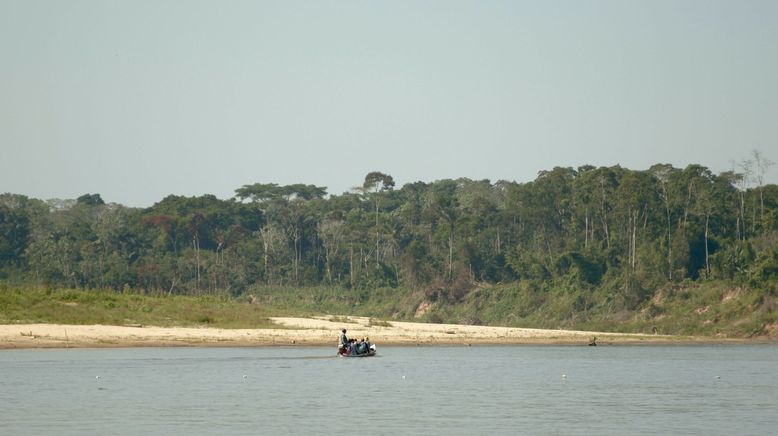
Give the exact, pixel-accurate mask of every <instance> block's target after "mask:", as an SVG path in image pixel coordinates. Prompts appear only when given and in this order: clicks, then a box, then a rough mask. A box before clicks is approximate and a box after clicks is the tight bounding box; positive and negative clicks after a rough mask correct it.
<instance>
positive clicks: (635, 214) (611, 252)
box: [0, 152, 778, 311]
mask: <svg viewBox="0 0 778 436" xmlns="http://www.w3.org/2000/svg"><path fill="white" fill-rule="evenodd" d="M752 157H753V158H752V159H751V160H749V161H746V162H744V163H743V165H742V166H741V168H740V171H739V172H734V171H730V172H726V173H722V174H714V173H712V172H711V171H710V170H709V169H708V168H705V167H703V166H700V165H689V166H687V167H686V168H674V167H672V166H671V165H666V164H657V165H654V166H652V167H651V168H649V169H648V170H644V171H636V170H630V169H626V168H622V167H619V166H615V167H599V168H595V167H592V166H582V167H579V168H560V167H557V168H553V169H551V170H548V171H542V172H541V173H540V174H538V176H537V178H536V179H535V180H534V181H531V182H528V183H515V182H508V181H502V180H500V181H496V182H490V181H489V180H470V179H465V178H461V179H456V180H439V181H435V182H432V183H423V182H416V183H409V184H406V185H404V186H402V187H399V188H397V187H396V186H395V183H394V180H393V179H392V177H391V176H390V175H388V174H384V173H381V172H371V173H369V174H367V175H366V177H365V179H364V181H362V182H361V183H359V187H358V188H355V189H354V191H353V192H349V193H345V194H342V195H331V196H328V195H327V192H326V188H324V187H319V186H314V185H303V184H295V185H289V186H279V185H277V184H274V183H267V184H262V183H256V184H252V185H245V186H242V187H239V188H237V189H236V190H235V197H234V198H231V199H226V200H222V199H218V198H216V197H214V196H212V195H203V196H200V197H180V196H174V195H170V196H168V197H165V198H164V199H162V200H161V201H159V202H158V203H156V204H154V205H153V206H152V207H149V208H146V209H136V208H127V207H124V206H122V205H119V204H114V203H105V202H104V201H103V199H102V198H101V197H100V195H99V194H85V195H83V196H81V197H79V198H77V199H76V200H48V201H43V200H39V199H34V198H27V197H25V196H22V195H15V194H8V193H6V194H3V195H1V196H0V280H2V281H4V282H6V283H10V284H33V285H39V286H49V287H51V286H56V287H71V288H101V289H103V288H110V289H115V290H123V289H133V290H139V291H145V292H154V293H169V294H194V295H200V294H211V293H214V294H224V293H227V294H230V295H234V296H237V295H241V294H244V293H247V292H250V291H252V290H253V289H258V288H261V287H264V286H287V287H295V288H300V287H310V288H316V287H321V286H326V287H335V288H341V289H361V290H365V292H367V293H368V294H369V293H370V292H371V291H372V290H375V289H378V288H403V289H416V290H422V291H424V292H425V295H426V296H427V298H428V299H430V300H432V301H436V300H444V301H449V302H457V301H459V300H461V299H462V298H463V297H464V296H465V295H466V294H467V293H468V292H470V291H472V290H473V289H476V288H478V287H479V286H488V285H489V284H497V283H503V284H505V283H525V284H530V285H531V286H532V288H533V289H535V290H536V292H537V293H539V294H541V295H542V293H543V292H547V291H548V290H550V289H552V288H553V289H564V290H569V292H572V293H575V296H576V297H575V301H574V306H575V310H581V311H585V310H587V309H588V308H591V307H593V306H595V305H603V304H608V305H610V306H612V307H614V308H627V309H629V308H636V307H638V306H639V305H640V304H643V303H645V302H646V301H647V300H648V299H650V298H651V297H652V296H653V295H654V294H655V292H656V291H657V290H658V289H660V288H663V287H667V286H672V285H674V284H679V283H704V282H707V281H724V282H727V283H731V284H733V285H734V286H747V287H751V288H756V289H761V290H763V292H765V293H767V294H771V295H774V294H775V293H776V284H777V283H778V186H776V185H765V184H764V174H765V172H766V170H767V169H768V168H769V166H770V165H771V162H770V161H769V160H767V159H766V158H765V157H764V156H763V155H762V154H760V153H757V152H754V154H753V156H752ZM595 291H597V293H596V294H595ZM605 300H607V301H605Z"/></svg>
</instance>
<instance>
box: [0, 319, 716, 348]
mask: <svg viewBox="0 0 778 436" xmlns="http://www.w3.org/2000/svg"><path fill="white" fill-rule="evenodd" d="M271 320H272V321H273V322H274V323H275V324H276V325H277V326H278V328H270V329H223V328H207V327H206V328H191V327H155V326H139V325H135V326H114V325H63V324H5V325H0V349H13V348H84V347H90V348H93V347H151V346H273V345H285V346H290V345H333V346H334V345H335V344H336V343H337V337H338V334H339V333H340V329H341V328H345V329H347V330H348V335H349V337H357V338H361V337H365V336H368V337H370V340H371V342H373V343H376V344H379V345H465V346H466V345H486V344H504V345H517V344H576V345H587V344H588V343H589V341H590V340H591V338H593V337H596V338H597V344H598V345H608V344H630V343H668V342H673V343H675V342H696V341H698V340H697V339H694V338H689V337H676V336H666V335H645V334H626V333H607V332H591V331H575V330H543V329H527V328H513V327H490V326H473V325H456V324H424V323H412V322H399V321H390V322H379V323H377V324H379V325H375V324H373V323H371V320H370V319H369V318H363V317H354V316H337V317H315V318H282V317H278V318H271ZM703 341H704V340H703Z"/></svg>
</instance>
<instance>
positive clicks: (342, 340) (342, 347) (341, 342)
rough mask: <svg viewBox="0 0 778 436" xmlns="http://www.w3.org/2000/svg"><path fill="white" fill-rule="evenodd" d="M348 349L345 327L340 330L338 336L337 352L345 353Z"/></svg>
mask: <svg viewBox="0 0 778 436" xmlns="http://www.w3.org/2000/svg"><path fill="white" fill-rule="evenodd" d="M347 349H348V337H347V336H346V329H343V330H341V331H340V337H338V353H340V354H346V353H345V351H346V350H347Z"/></svg>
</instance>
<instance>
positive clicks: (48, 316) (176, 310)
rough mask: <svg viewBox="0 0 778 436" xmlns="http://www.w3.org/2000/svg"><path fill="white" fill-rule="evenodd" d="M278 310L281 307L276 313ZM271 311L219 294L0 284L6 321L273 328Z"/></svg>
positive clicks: (0, 312) (0, 313) (1, 317)
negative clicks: (143, 293)
mask: <svg viewBox="0 0 778 436" xmlns="http://www.w3.org/2000/svg"><path fill="white" fill-rule="evenodd" d="M273 313H274V314H277V312H275V311H274V312H273ZM268 316H270V310H269V309H268V308H266V307H263V306H261V305H257V304H246V303H245V302H242V301H238V300H234V299H231V298H229V297H219V296H198V297H193V296H179V295H173V296H152V295H142V294H138V293H117V292H115V291H110V290H73V289H56V290H45V289H35V288H15V289H2V288H0V323H2V324H24V323H55V324H105V325H154V326H160V327H196V326H209V327H219V328H270V327H276V326H275V325H274V324H273V323H272V322H270V320H268Z"/></svg>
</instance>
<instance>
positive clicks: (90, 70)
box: [0, 0, 778, 207]
mask: <svg viewBox="0 0 778 436" xmlns="http://www.w3.org/2000/svg"><path fill="white" fill-rule="evenodd" d="M776 23H778V1H773V0H767V1H753V0H744V1H739V0H728V1H719V0H704V1H697V0H683V1H677V0H671V1H664V0H650V1H646V0H642V1H631V0H615V1H605V0H603V1H586V0H573V1H557V0H549V1H538V0H536V1H521V0H512V1H489V0H479V1H476V0H473V1H457V0H439V1H434V0H429V1H425V0H422V1H416V0H413V1H402V0H400V1H370V0H344V1H314V2H310V1H295V0H279V1H261V0H256V1H241V0H232V1H228V2H221V1H215V0H213V1H197V0H154V1H147V0H133V1H129V0H128V1H106V0H91V1H85V0H68V1H59V0H19V1H17V0H0V192H10V193H14V194H23V195H27V196H30V197H35V198H40V199H49V198H63V199H64V198H76V197H78V196H80V195H82V194H85V193H99V194H100V195H101V196H102V198H103V199H104V200H105V201H106V202H116V203H121V204H124V205H127V206H133V207H148V206H151V205H153V204H154V203H155V202H157V201H160V200H161V199H162V198H164V197H165V196H167V195H170V194H175V195H186V196H199V195H203V194H213V195H216V196H217V197H219V198H223V199H226V198H231V197H232V196H233V195H234V191H235V189H237V188H239V187H241V186H243V185H246V184H253V183H278V184H281V185H286V184H293V183H304V184H314V185H317V186H326V187H327V191H328V192H329V193H330V194H341V193H343V192H347V191H350V190H352V189H353V188H354V187H356V186H359V185H361V184H362V181H363V180H364V177H365V175H366V174H367V173H369V172H371V171H381V172H384V173H387V174H390V175H392V176H393V177H394V179H395V182H396V183H397V186H398V187H400V186H402V185H404V184H406V183H412V182H415V181H424V182H432V181H435V180H441V179H454V178H459V177H467V178H470V179H478V180H480V179H489V180H491V181H493V182H494V181H497V180H511V181H516V182H521V183H523V182H528V181H531V180H534V179H535V177H536V176H537V174H538V172H539V171H543V170H550V169H552V168H554V167H556V166H562V167H568V166H570V167H578V166H582V165H594V166H612V165H621V166H623V167H626V168H631V169H635V170H642V169H647V168H648V167H650V166H651V165H653V164H655V163H670V164H673V165H674V166H676V167H679V168H683V167H685V166H686V165H688V164H691V163H698V164H701V165H704V166H707V167H708V168H710V169H711V170H712V171H714V172H716V173H718V172H721V171H726V170H730V169H732V168H733V165H734V168H735V169H737V163H739V162H742V161H743V160H745V159H747V158H749V156H750V154H751V152H752V151H753V150H759V151H761V152H762V153H764V155H765V156H766V157H767V158H768V159H771V160H774V161H778V25H776ZM766 181H767V182H769V183H776V182H778V166H773V167H772V168H770V169H769V170H768V173H767V175H766Z"/></svg>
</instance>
